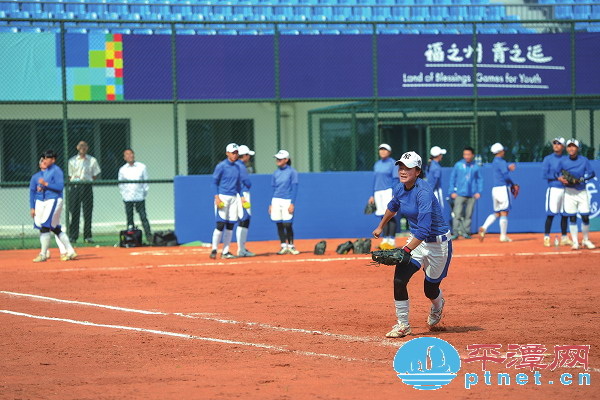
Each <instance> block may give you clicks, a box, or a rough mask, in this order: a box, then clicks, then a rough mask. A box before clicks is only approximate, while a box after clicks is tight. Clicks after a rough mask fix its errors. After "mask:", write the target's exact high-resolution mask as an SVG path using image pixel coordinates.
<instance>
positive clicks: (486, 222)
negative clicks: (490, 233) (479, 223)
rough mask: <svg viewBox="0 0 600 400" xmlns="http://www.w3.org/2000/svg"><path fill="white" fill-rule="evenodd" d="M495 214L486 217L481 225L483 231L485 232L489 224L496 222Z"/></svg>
mask: <svg viewBox="0 0 600 400" xmlns="http://www.w3.org/2000/svg"><path fill="white" fill-rule="evenodd" d="M496 218H497V217H496V214H490V215H488V217H487V218H486V219H485V222H484V223H483V229H485V230H486V231H487V229H488V228H489V227H490V225H491V224H493V223H494V222H496Z"/></svg>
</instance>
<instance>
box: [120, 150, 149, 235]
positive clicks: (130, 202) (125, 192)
mask: <svg viewBox="0 0 600 400" xmlns="http://www.w3.org/2000/svg"><path fill="white" fill-rule="evenodd" d="M123 159H124V160H125V165H123V166H122V167H121V168H120V169H119V180H120V181H145V180H148V170H147V169H146V165H145V164H142V163H141V162H137V161H135V153H134V152H133V150H131V149H126V150H125V151H124V152H123ZM119 190H120V191H121V197H123V202H124V203H125V214H126V215H127V227H128V228H130V227H132V226H133V225H134V224H133V208H134V207H135V209H136V211H137V212H138V215H139V216H140V219H141V220H142V226H143V227H144V234H145V235H146V240H147V241H148V243H152V232H151V231H150V222H148V217H147V216H146V196H147V195H148V184H147V183H119Z"/></svg>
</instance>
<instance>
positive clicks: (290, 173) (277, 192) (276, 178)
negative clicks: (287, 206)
mask: <svg viewBox="0 0 600 400" xmlns="http://www.w3.org/2000/svg"><path fill="white" fill-rule="evenodd" d="M271 186H272V187H273V197H275V198H278V199H286V200H292V204H294V203H295V202H296V195H297V194H298V172H297V171H296V170H295V169H294V168H292V167H290V166H289V165H287V164H286V165H285V166H284V167H283V168H277V169H276V170H275V172H274V173H273V177H272V178H271Z"/></svg>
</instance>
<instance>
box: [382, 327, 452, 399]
mask: <svg viewBox="0 0 600 400" xmlns="http://www.w3.org/2000/svg"><path fill="white" fill-rule="evenodd" d="M394 370H396V372H397V373H398V378H400V379H401V380H402V382H404V383H405V384H407V385H410V386H412V387H413V388H415V389H419V390H436V389H439V388H441V387H442V386H445V385H447V384H449V383H450V382H451V381H452V379H454V378H456V375H457V373H458V371H459V370H460V356H459V354H458V351H456V349H455V348H454V347H453V346H452V345H451V344H450V343H448V342H446V341H445V340H442V339H438V338H435V337H423V338H417V339H412V340H410V341H408V342H406V343H405V344H404V345H403V346H402V347H400V348H399V349H398V352H397V353H396V356H395V357H394Z"/></svg>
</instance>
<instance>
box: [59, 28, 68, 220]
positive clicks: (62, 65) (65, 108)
mask: <svg viewBox="0 0 600 400" xmlns="http://www.w3.org/2000/svg"><path fill="white" fill-rule="evenodd" d="M60 73H61V80H62V82H61V83H62V114H63V115H62V130H63V156H64V164H63V167H64V175H65V187H64V189H63V204H64V210H65V222H66V223H65V227H66V228H67V232H68V230H69V219H70V215H69V193H68V190H67V188H69V125H68V121H69V120H68V118H69V115H68V103H67V56H66V49H65V23H64V22H61V23H60Z"/></svg>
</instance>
